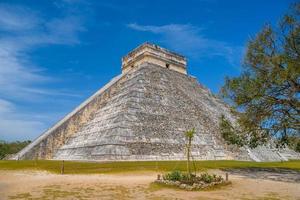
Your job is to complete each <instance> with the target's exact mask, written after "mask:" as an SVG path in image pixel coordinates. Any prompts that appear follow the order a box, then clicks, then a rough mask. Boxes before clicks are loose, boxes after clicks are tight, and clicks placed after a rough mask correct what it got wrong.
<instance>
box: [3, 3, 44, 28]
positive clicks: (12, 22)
mask: <svg viewBox="0 0 300 200" xmlns="http://www.w3.org/2000/svg"><path fill="white" fill-rule="evenodd" d="M0 13H1V17H0V30H2V31H3V30H6V31H18V30H22V31H24V30H29V29H32V28H33V27H35V26H37V25H38V23H40V21H39V19H38V18H36V16H35V14H34V12H32V11H30V10H29V9H27V8H25V7H21V6H10V5H8V4H0Z"/></svg>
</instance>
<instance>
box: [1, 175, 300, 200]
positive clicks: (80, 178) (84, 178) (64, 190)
mask: <svg viewBox="0 0 300 200" xmlns="http://www.w3.org/2000/svg"><path fill="white" fill-rule="evenodd" d="M214 172H215V173H218V174H221V175H224V173H225V172H222V171H214ZM156 176H157V174H156V173H154V172H139V173H138V174H129V173H126V174H111V175H107V174H103V175H56V174H50V173H47V172H37V171H0V199H1V200H2V199H51V200H52V199H199V200H204V199H207V200H212V199H242V200H247V199H257V200H260V199H267V200H275V199H299V200H300V183H299V182H283V181H274V180H266V179H258V178H249V177H247V176H241V175H237V174H231V175H230V176H229V178H230V181H231V182H232V184H231V185H227V186H222V187H221V188H217V189H214V190H208V191H183V190H180V189H172V188H164V187H160V186H157V185H155V184H152V182H153V181H154V180H155V178H156Z"/></svg>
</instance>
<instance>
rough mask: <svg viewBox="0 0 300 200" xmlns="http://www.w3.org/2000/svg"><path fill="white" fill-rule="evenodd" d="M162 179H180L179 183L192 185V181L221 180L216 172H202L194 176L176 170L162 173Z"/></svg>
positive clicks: (207, 181)
mask: <svg viewBox="0 0 300 200" xmlns="http://www.w3.org/2000/svg"><path fill="white" fill-rule="evenodd" d="M163 179H164V180H169V181H180V182H181V183H184V184H188V185H193V183H199V182H205V183H212V182H220V181H222V180H223V178H222V177H221V176H217V175H216V174H208V173H203V174H201V175H200V176H196V175H194V174H191V175H189V174H188V173H182V172H180V171H177V170H176V171H172V172H170V173H167V174H165V175H163Z"/></svg>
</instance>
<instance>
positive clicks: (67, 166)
mask: <svg viewBox="0 0 300 200" xmlns="http://www.w3.org/2000/svg"><path fill="white" fill-rule="evenodd" d="M61 166H62V161H51V160H38V161H35V160H24V161H12V160H3V161H0V170H41V171H48V172H51V173H57V174H59V173H61ZM195 166H196V171H206V170H208V169H232V168H281V169H293V170H299V171H300V160H292V161H287V162H250V161H249V162H248V161H233V160H219V161H195ZM172 170H180V171H186V161H128V162H127V161H126V162H125V161H124V162H74V161H65V162H64V174H103V173H124V172H129V173H130V172H143V171H152V172H158V173H159V172H167V171H172Z"/></svg>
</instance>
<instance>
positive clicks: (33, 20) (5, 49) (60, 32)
mask: <svg viewBox="0 0 300 200" xmlns="http://www.w3.org/2000/svg"><path fill="white" fill-rule="evenodd" d="M0 13H1V14H0V139H2V138H5V139H10V140H12V139H18V138H19V139H28V138H32V137H34V136H36V135H37V134H38V133H41V131H42V130H44V129H45V124H47V120H45V119H42V118H41V117H36V116H37V113H35V111H34V109H35V107H34V103H33V102H32V101H33V100H35V101H38V100H41V99H43V100H44V101H45V103H46V101H47V98H48V97H49V96H52V97H53V96H54V97H56V96H59V97H60V98H64V97H70V96H72V97H74V96H78V95H77V94H73V93H71V92H69V91H68V89H63V88H62V89H58V90H53V89H50V88H49V85H51V83H53V82H55V81H57V79H56V78H53V77H50V76H48V75H47V72H46V71H45V69H43V68H41V67H40V66H37V65H36V64H35V63H33V62H32V61H31V58H30V52H32V50H35V49H37V48H39V47H41V46H47V45H56V44H60V45H76V44H79V43H80V39H79V33H80V32H82V31H85V28H84V26H83V21H82V19H81V18H79V17H77V16H73V15H67V16H64V17H62V18H52V19H46V18H42V17H41V15H39V14H38V12H35V11H34V10H31V9H29V8H27V7H22V6H18V5H7V4H1V3H0ZM4 99H6V100H4ZM13 102H22V105H20V104H15V103H13ZM24 104H25V105H26V106H27V107H29V108H31V109H23V107H24ZM29 110H30V111H29ZM44 114H46V115H53V114H54V111H50V112H49V113H44ZM54 115H56V114H54ZM56 117H57V116H56ZM48 120H49V119H48ZM52 120H53V119H52Z"/></svg>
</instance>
